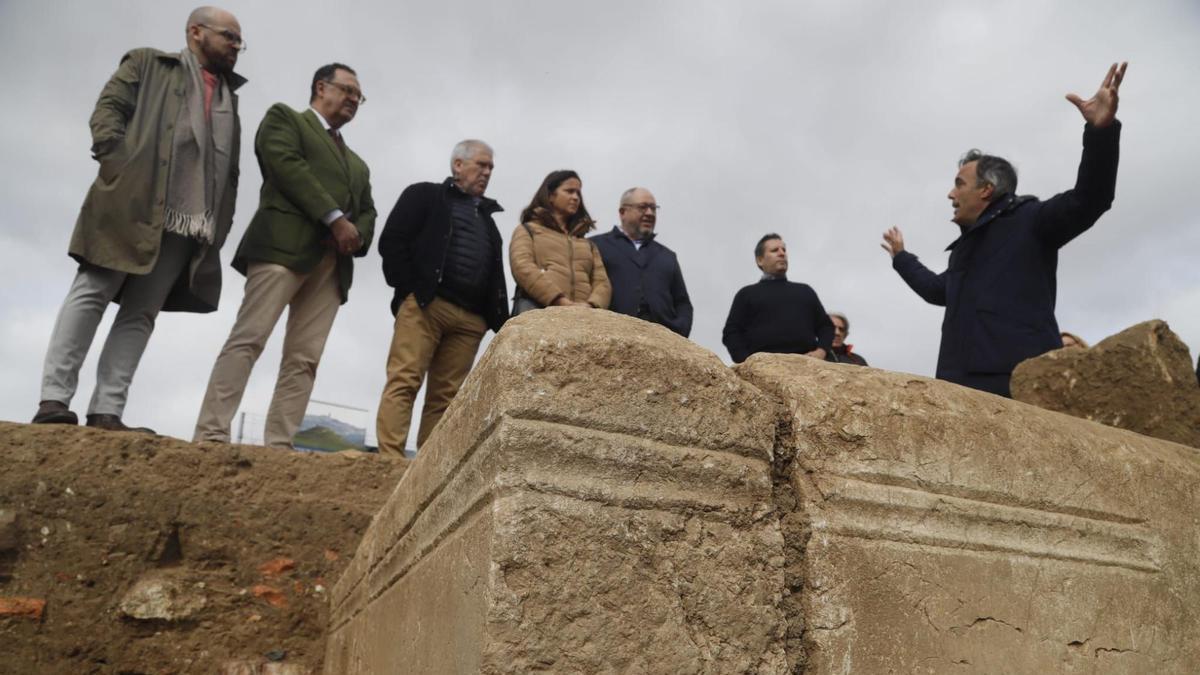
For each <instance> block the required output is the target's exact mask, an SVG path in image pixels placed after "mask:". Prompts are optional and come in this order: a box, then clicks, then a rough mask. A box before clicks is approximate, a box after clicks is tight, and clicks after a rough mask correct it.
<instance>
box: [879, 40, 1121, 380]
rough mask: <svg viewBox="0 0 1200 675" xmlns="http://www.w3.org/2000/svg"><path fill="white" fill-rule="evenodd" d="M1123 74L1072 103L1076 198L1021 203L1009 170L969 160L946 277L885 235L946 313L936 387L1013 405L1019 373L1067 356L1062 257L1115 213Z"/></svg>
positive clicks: (921, 289)
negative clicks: (1079, 124) (1041, 360)
mask: <svg viewBox="0 0 1200 675" xmlns="http://www.w3.org/2000/svg"><path fill="white" fill-rule="evenodd" d="M1125 67H1126V64H1124V63H1122V64H1120V65H1118V64H1115V63H1114V64H1113V65H1112V67H1111V68H1109V69H1108V73H1107V74H1106V75H1105V77H1104V80H1103V81H1102V82H1101V84H1100V88H1099V90H1098V91H1097V92H1096V95H1095V96H1093V97H1092V98H1091V99H1088V100H1087V101H1084V100H1083V99H1082V98H1080V97H1079V96H1077V95H1075V94H1068V95H1067V99H1068V100H1069V101H1070V102H1071V103H1072V104H1074V105H1075V107H1076V108H1077V109H1078V110H1079V113H1080V115H1081V116H1082V117H1083V121H1084V127H1083V156H1082V157H1081V158H1080V160H1079V171H1078V173H1077V174H1076V178H1075V187H1074V188H1072V189H1070V190H1067V191H1066V192H1063V193H1061V194H1058V195H1055V196H1054V197H1051V198H1050V199H1047V200H1045V201H1042V200H1039V199H1038V198H1036V197H1033V196H1028V195H1026V196H1018V195H1017V172H1016V170H1015V169H1014V168H1013V166H1012V164H1011V163H1010V162H1008V161H1007V160H1005V159H1004V158H1002V157H996V156H994V155H987V154H984V153H982V152H980V151H979V150H970V151H968V152H967V153H966V154H964V155H963V157H962V158H961V159H960V160H959V162H958V172H957V174H956V175H955V177H954V186H953V187H952V188H951V189H950V192H949V194H947V195H946V197H947V198H948V199H949V200H950V203H951V206H952V207H953V215H952V217H951V220H952V221H953V222H954V223H955V224H956V225H957V226H958V229H959V237H958V239H956V240H954V241H953V242H952V243H951V244H950V246H949V247H948V250H949V251H950V261H949V263H948V265H947V268H946V270H945V271H944V272H942V273H940V274H936V273H934V272H932V271H931V270H930V269H929V268H927V267H925V265H924V264H923V263H921V262H920V261H919V260H918V259H917V256H915V255H913V254H912V253H911V252H909V251H907V250H905V247H904V235H903V234H902V233H901V232H900V230H899V228H896V227H892V228H890V229H889V230H887V231H886V232H884V234H883V240H884V241H883V243H882V244H880V245H881V246H882V247H883V249H884V250H885V251H887V252H888V254H889V255H890V256H891V257H892V269H894V270H896V272H897V273H898V274H899V275H900V277H901V278H902V279H903V280H904V282H905V283H906V284H908V286H909V287H910V288H912V289H913V291H914V292H915V293H916V294H917V295H919V296H920V297H921V298H922V299H924V300H925V301H926V302H928V303H930V304H934V305H940V306H943V307H945V308H946V312H945V315H944V317H943V319H942V341H941V346H940V348H939V350H938V362H937V377H938V379H940V380H947V381H949V382H955V383H957V384H961V385H963V386H966V387H971V388H973V389H979V390H981V391H987V392H991V393H993V394H997V395H999V396H1006V397H1011V392H1010V389H1009V380H1010V379H1011V377H1012V371H1013V368H1015V367H1016V365H1017V364H1018V363H1020V362H1022V361H1024V360H1025V359H1029V358H1033V357H1035V356H1039V355H1041V354H1044V353H1046V352H1048V351H1050V350H1052V349H1057V348H1059V347H1061V345H1062V337H1061V335H1059V333H1060V331H1059V328H1058V322H1057V321H1056V320H1055V318H1054V304H1055V295H1056V293H1057V286H1058V281H1057V275H1058V255H1059V250H1060V249H1061V248H1062V247H1063V246H1065V245H1066V244H1067V243H1068V242H1070V241H1071V240H1072V239H1074V238H1075V237H1078V236H1079V235H1080V234H1082V233H1084V232H1086V231H1087V230H1088V229H1089V228H1091V227H1092V225H1094V224H1095V223H1096V221H1098V220H1099V219H1100V216H1102V215H1103V214H1104V212H1105V211H1107V210H1108V209H1109V208H1110V207H1111V206H1112V202H1113V198H1114V195H1115V193H1116V184H1117V163H1118V157H1119V154H1120V139H1121V122H1120V121H1118V120H1117V118H1116V115H1117V105H1118V90H1119V89H1120V86H1121V81H1122V80H1123V79H1124V77H1125Z"/></svg>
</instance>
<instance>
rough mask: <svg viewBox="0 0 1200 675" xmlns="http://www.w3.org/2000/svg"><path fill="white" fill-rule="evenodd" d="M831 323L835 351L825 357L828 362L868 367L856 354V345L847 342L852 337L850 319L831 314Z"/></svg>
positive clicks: (835, 313)
mask: <svg viewBox="0 0 1200 675" xmlns="http://www.w3.org/2000/svg"><path fill="white" fill-rule="evenodd" d="M829 321H830V322H832V323H833V349H831V350H830V351H829V353H828V354H826V355H825V360H826V361H831V362H833V363H853V364H854V365H856V366H865V365H867V360H866V359H864V358H863V357H862V356H861V355H859V354H855V353H854V345H852V344H849V343H847V342H846V337H847V336H849V335H850V319H847V318H846V315H845V314H842V313H841V312H830V313H829Z"/></svg>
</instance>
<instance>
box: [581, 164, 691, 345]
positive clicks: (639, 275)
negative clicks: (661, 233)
mask: <svg viewBox="0 0 1200 675" xmlns="http://www.w3.org/2000/svg"><path fill="white" fill-rule="evenodd" d="M658 208H659V207H658V202H657V201H655V199H654V195H653V194H652V193H651V192H650V191H649V190H647V189H646V188H641V187H635V188H629V189H628V190H626V191H625V192H624V193H622V194H621V204H620V206H619V207H618V209H617V213H618V215H619V216H620V219H621V224H620V225H619V226H613V229H612V231H611V232H606V233H604V234H598V235H596V236H594V237H591V240H592V241H593V242H595V243H596V247H597V248H598V249H600V256H601V257H602V258H603V259H604V269H605V270H607V272H608V279H609V281H610V282H612V288H613V297H612V304H610V305H609V309H611V310H612V311H614V312H620V313H621V314H628V315H629V316H636V317H637V318H639V319H644V320H646V321H652V322H654V323H657V324H661V325H663V326H666V327H667V328H669V329H671V330H673V331H675V332H676V333H679V334H680V335H682V336H684V337H687V336H688V334H689V333H691V332H692V301H691V298H689V297H688V292H687V286H686V285H685V284H684V283H683V271H682V270H681V269H680V268H679V259H678V258H677V257H675V252H674V251H672V250H671V249H669V248H667V247H666V246H663V245H662V244H660V243H659V242H658V241H656V240H655V233H654V227H655V225H656V224H657V223H658Z"/></svg>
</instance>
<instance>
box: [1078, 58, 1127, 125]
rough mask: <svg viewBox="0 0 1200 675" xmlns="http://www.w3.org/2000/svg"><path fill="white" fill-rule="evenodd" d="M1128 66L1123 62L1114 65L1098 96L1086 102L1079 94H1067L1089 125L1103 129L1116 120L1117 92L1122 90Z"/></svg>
mask: <svg viewBox="0 0 1200 675" xmlns="http://www.w3.org/2000/svg"><path fill="white" fill-rule="evenodd" d="M1128 65H1129V63H1128V62H1122V63H1121V64H1120V65H1119V66H1118V65H1117V64H1115V63H1114V64H1112V66H1111V67H1109V69H1108V75H1105V76H1104V81H1103V82H1101V83H1100V89H1099V90H1098V91H1097V92H1096V95H1095V96H1093V97H1091V98H1089V99H1088V100H1086V101H1085V100H1083V99H1082V98H1080V97H1079V96H1078V95H1077V94H1067V100H1068V101H1070V102H1071V103H1074V104H1075V107H1076V108H1079V113H1080V114H1081V115H1083V119H1084V120H1085V121H1086V122H1087V123H1088V124H1091V125H1092V126H1093V127H1097V128H1103V127H1106V126H1108V125H1110V124H1112V121H1113V120H1114V119H1116V117H1117V91H1118V90H1119V89H1120V88H1121V80H1123V79H1125V67H1126V66H1128Z"/></svg>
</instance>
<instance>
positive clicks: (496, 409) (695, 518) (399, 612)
mask: <svg viewBox="0 0 1200 675" xmlns="http://www.w3.org/2000/svg"><path fill="white" fill-rule="evenodd" d="M776 415H777V412H776V409H775V407H774V406H773V404H772V403H771V402H770V401H769V400H768V399H767V398H766V397H764V396H763V395H762V394H761V393H759V392H758V391H757V390H755V389H754V388H753V387H751V386H748V385H746V384H745V383H744V382H742V381H741V380H739V379H738V378H737V377H736V376H734V374H733V373H732V372H731V371H730V370H729V369H728V368H726V367H725V366H724V365H723V364H722V363H721V362H720V360H718V359H717V358H716V357H715V356H714V355H712V354H711V353H709V352H707V351H705V350H703V349H701V348H699V347H698V346H696V345H694V344H693V343H691V342H688V341H686V340H684V339H682V338H679V337H677V336H675V335H674V334H672V333H670V332H669V331H667V330H666V329H664V328H661V327H659V326H655V325H651V324H648V323H644V322H641V321H637V320H635V319H630V318H628V317H623V316H619V315H615V314H611V313H608V312H597V311H589V310H579V309H548V310H542V311H536V312H530V313H528V314H525V315H522V316H521V317H518V318H517V319H514V320H513V321H511V322H509V323H508V324H507V325H506V326H505V328H504V329H503V330H502V331H501V332H500V334H499V335H498V336H497V337H496V339H495V340H494V341H493V342H492V344H491V346H490V347H489V349H488V351H487V353H485V354H484V356H483V358H482V359H481V360H480V362H479V364H478V365H477V367H476V368H475V370H474V371H473V372H472V374H471V375H470V377H469V378H468V379H467V382H466V383H465V384H464V386H463V388H462V391H460V392H459V395H458V397H457V398H456V400H455V401H454V403H453V404H452V405H451V407H450V409H449V410H448V412H447V414H446V416H445V417H444V418H443V420H442V422H441V424H440V425H439V427H438V429H437V430H436V431H435V432H434V434H433V435H432V436H431V437H430V439H429V441H428V442H427V443H426V444H425V445H424V446H423V447H422V449H421V451H420V453H419V454H418V456H417V459H416V461H415V462H414V463H413V464H412V466H411V467H410V468H409V470H408V471H407V472H406V474H405V477H404V479H403V480H402V481H401V483H400V484H399V486H397V488H396V491H395V493H394V494H393V495H392V497H391V499H390V500H389V501H388V503H387V505H386V506H385V507H384V508H383V510H382V511H381V512H380V513H379V514H378V515H377V516H376V519H375V521H374V522H373V523H372V526H371V528H370V529H369V530H368V531H367V533H366V535H365V536H364V539H363V542H362V545H361V546H360V547H359V550H358V553H357V554H356V555H355V557H354V558H353V560H352V561H351V562H350V564H349V566H348V567H347V570H346V572H345V573H344V574H343V576H342V577H341V579H339V581H338V582H337V584H336V585H335V587H334V593H333V622H332V627H331V632H330V637H329V641H328V643H327V644H328V649H327V655H326V661H325V669H326V672H327V673H330V674H333V673H337V674H339V675H341V674H343V673H385V672H412V673H418V672H419V673H435V672H436V673H478V672H482V673H525V672H530V671H539V670H546V671H554V672H583V673H594V672H635V673H636V672H673V673H674V672H679V673H684V672H686V673H717V672H722V673H724V672H759V673H782V672H784V670H785V656H784V651H783V638H784V634H785V622H784V617H783V615H782V613H781V610H780V607H779V601H780V596H781V592H782V589H783V577H782V565H783V555H782V549H783V541H782V539H781V537H780V532H779V528H778V525H777V523H776V520H775V519H774V518H773V516H772V508H771V489H772V486H771V480H770V459H771V450H772V446H773V442H774V429H775V419H776Z"/></svg>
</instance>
